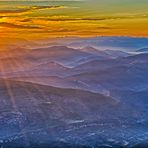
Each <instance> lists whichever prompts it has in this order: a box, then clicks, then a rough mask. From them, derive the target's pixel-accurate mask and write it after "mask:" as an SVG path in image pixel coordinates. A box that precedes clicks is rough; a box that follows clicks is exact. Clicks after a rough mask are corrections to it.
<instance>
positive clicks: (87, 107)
mask: <svg viewBox="0 0 148 148" xmlns="http://www.w3.org/2000/svg"><path fill="white" fill-rule="evenodd" d="M113 41H114V40H113ZM113 41H110V44H111V43H112V42H113ZM94 42H95V43H96V40H95V41H94ZM81 43H83V44H85V43H86V42H82V41H81ZM103 43H104V41H103V42H102V44H103ZM74 44H76V43H73V45H74ZM71 45H72V43H71ZM77 45H78V44H77ZM126 50H127V49H126ZM129 51H131V50H129ZM141 52H142V51H138V52H136V53H131V52H125V51H121V50H120V49H119V50H116V49H114V50H113V49H112V48H111V49H109V48H107V49H100V48H98V47H95V46H90V45H89V46H88V45H87V44H85V46H83V47H82V46H80V47H79V48H78V46H77V48H72V47H68V46H66V45H65V46H63V45H62V46H60V44H59V45H58V46H50V47H46V46H44V47H40V48H26V47H25V48H22V47H17V48H16V47H14V48H13V47H11V48H7V49H6V50H3V51H0V146H1V147H134V146H141V145H146V142H147V140H148V133H147V123H148V109H147V107H148V100H147V97H148V95H147V94H148V78H147V76H148V54H147V53H145V52H142V53H141Z"/></svg>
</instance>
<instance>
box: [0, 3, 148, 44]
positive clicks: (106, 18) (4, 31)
mask: <svg viewBox="0 0 148 148" xmlns="http://www.w3.org/2000/svg"><path fill="white" fill-rule="evenodd" d="M147 8H148V0H122V1H121V0H83V1H74V0H73V1H70V0H67V1H62V0H61V1H57V2H56V1H49V0H48V1H41V0H38V1H36V0H34V1H29V0H28V1H21V0H19V1H14V0H12V1H0V37H1V44H7V43H8V42H15V41H18V40H35V39H43V38H54V37H72V36H74V37H88V36H89V37H90V36H137V37H139V36H145V37H147V36H148V9H147Z"/></svg>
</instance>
